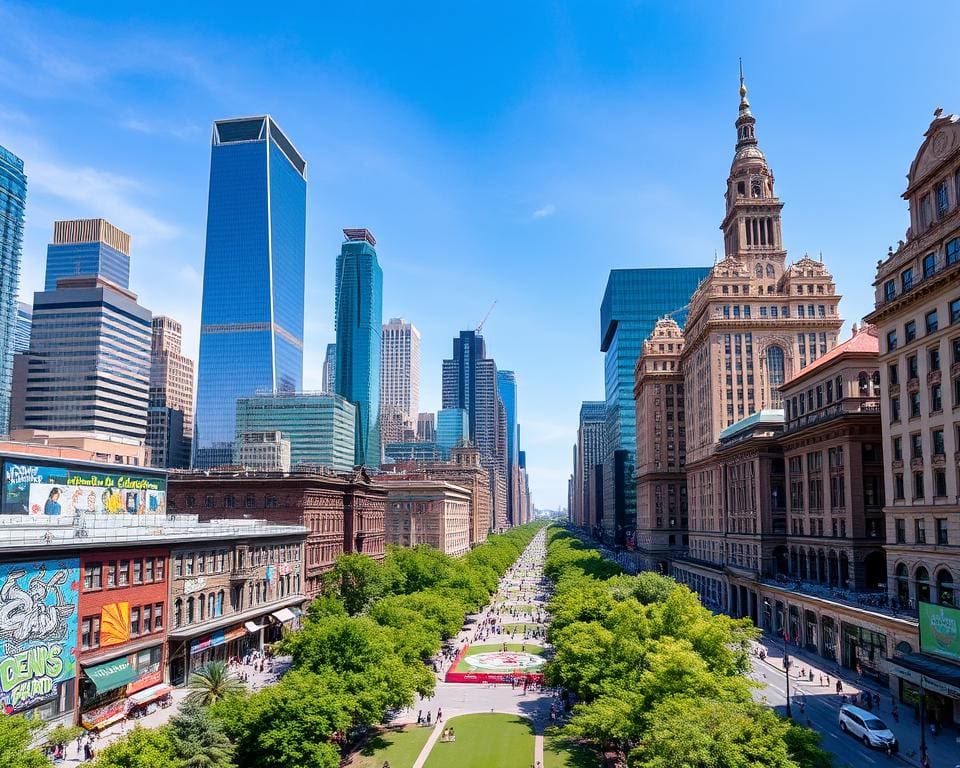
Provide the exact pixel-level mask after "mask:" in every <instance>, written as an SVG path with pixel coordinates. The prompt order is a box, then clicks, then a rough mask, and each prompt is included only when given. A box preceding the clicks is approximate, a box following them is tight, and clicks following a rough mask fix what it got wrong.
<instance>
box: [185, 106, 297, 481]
mask: <svg viewBox="0 0 960 768" xmlns="http://www.w3.org/2000/svg"><path fill="white" fill-rule="evenodd" d="M212 144H213V146H212V148H211V153H210V155H211V156H210V194H209V198H208V201H207V245H206V256H205V258H204V262H203V307H202V310H201V315H200V361H199V364H198V366H197V411H196V426H195V434H194V441H193V445H194V451H193V464H194V466H195V467H197V468H200V469H204V468H208V467H215V466H219V465H224V464H230V463H232V462H233V453H234V451H233V442H234V439H235V437H236V431H235V426H236V423H235V422H236V406H237V398H239V397H246V396H249V395H253V394H256V393H257V392H258V391H263V390H266V391H271V392H295V391H298V390H300V389H302V388H303V290H304V249H305V244H306V220H307V211H306V202H307V176H306V173H307V164H306V161H304V159H303V157H301V155H300V154H299V153H298V152H297V150H296V149H294V146H293V144H291V143H290V140H289V139H288V138H287V137H286V135H285V134H284V133H283V132H282V131H281V130H280V127H279V126H278V125H277V124H276V122H275V121H274V120H273V118H271V117H269V116H261V117H246V118H240V119H236V120H218V121H217V122H215V123H214V125H213V141H212Z"/></svg>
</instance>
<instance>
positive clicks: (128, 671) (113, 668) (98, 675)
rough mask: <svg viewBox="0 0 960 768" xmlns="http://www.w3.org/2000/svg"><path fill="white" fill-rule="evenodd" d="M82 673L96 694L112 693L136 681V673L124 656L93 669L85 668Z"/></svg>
mask: <svg viewBox="0 0 960 768" xmlns="http://www.w3.org/2000/svg"><path fill="white" fill-rule="evenodd" d="M83 671H84V672H85V673H86V675H87V677H88V678H90V682H92V683H93V684H94V686H95V687H96V689H97V693H105V692H106V691H112V690H114V689H116V688H120V687H122V686H124V685H126V684H127V683H132V682H133V681H134V680H136V679H137V673H136V672H135V671H134V669H133V667H132V666H130V660H129V659H128V658H127V657H126V656H124V657H122V658H119V659H114V660H113V661H108V662H106V663H104V664H97V665H96V666H95V667H85V668H84V670H83Z"/></svg>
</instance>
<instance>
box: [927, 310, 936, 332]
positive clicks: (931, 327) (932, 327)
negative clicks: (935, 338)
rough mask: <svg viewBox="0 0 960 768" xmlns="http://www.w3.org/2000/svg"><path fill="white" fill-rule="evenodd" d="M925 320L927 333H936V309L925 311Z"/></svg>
mask: <svg viewBox="0 0 960 768" xmlns="http://www.w3.org/2000/svg"><path fill="white" fill-rule="evenodd" d="M925 320H926V322H927V333H936V331H937V328H938V327H939V323H938V322H937V310H935V309H933V310H931V311H929V312H927V314H926V316H925Z"/></svg>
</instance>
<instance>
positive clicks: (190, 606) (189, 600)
mask: <svg viewBox="0 0 960 768" xmlns="http://www.w3.org/2000/svg"><path fill="white" fill-rule="evenodd" d="M187 624H193V598H192V597H188V598H187Z"/></svg>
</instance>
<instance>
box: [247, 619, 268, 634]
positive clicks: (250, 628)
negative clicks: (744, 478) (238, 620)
mask: <svg viewBox="0 0 960 768" xmlns="http://www.w3.org/2000/svg"><path fill="white" fill-rule="evenodd" d="M243 626H244V627H246V628H247V632H259V631H260V630H261V629H263V628H264V627H265V626H267V625H266V624H257V622H255V621H245V622H244V623H243Z"/></svg>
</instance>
